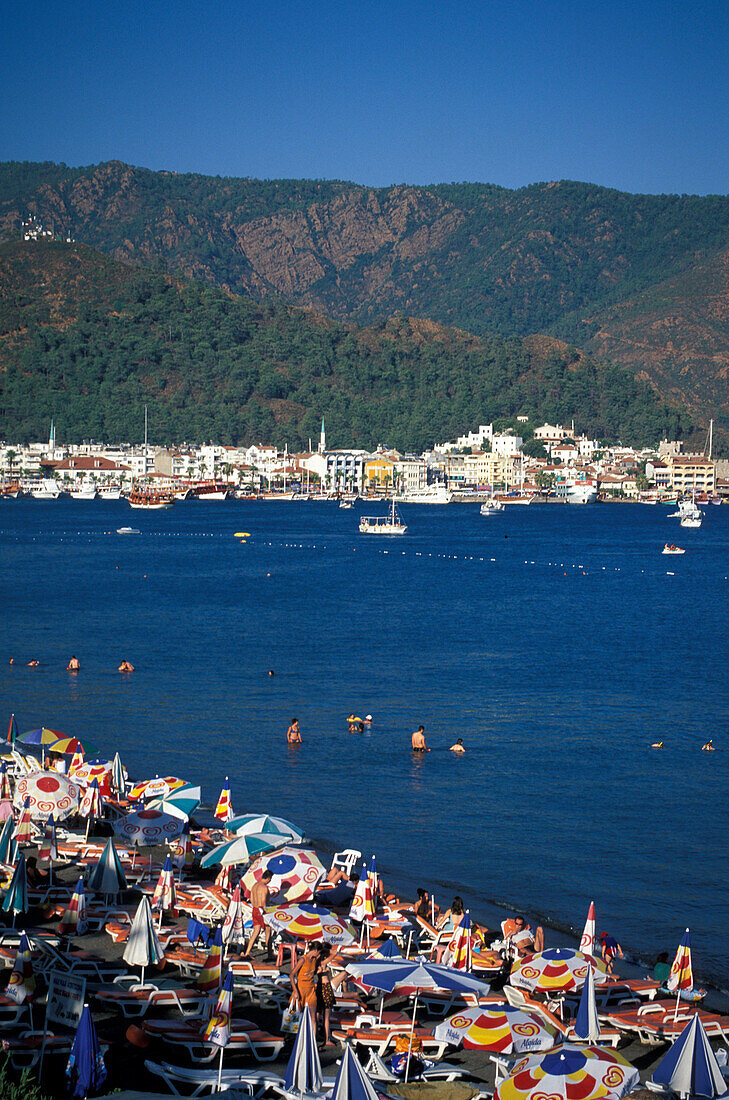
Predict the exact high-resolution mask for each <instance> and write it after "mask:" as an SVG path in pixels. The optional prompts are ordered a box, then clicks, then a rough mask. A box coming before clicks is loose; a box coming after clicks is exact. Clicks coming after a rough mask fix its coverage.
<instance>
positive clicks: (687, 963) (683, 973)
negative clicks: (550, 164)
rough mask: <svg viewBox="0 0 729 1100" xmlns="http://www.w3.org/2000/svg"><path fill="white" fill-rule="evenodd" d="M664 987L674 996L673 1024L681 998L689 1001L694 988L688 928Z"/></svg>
mask: <svg viewBox="0 0 729 1100" xmlns="http://www.w3.org/2000/svg"><path fill="white" fill-rule="evenodd" d="M666 987H667V988H668V989H670V990H671V992H672V993H673V992H675V994H676V1011H675V1012H674V1014H673V1021H674V1023H675V1022H676V1019H677V1017H678V1006H679V1003H680V1001H681V998H682V997H683V998H684V999H685V1000H687V1001H688V1000H691V993H692V991H693V988H694V972H693V967H692V965H691V938H690V936H689V930H688V928H687V929H686V931H685V932H684V934H683V937H682V938H681V942H680V943H679V945H678V950H677V952H676V957H675V959H674V960H673V966H672V967H671V972H670V974H669V975H668V979H667V981H666Z"/></svg>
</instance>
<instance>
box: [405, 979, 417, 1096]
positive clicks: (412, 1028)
mask: <svg viewBox="0 0 729 1100" xmlns="http://www.w3.org/2000/svg"><path fill="white" fill-rule="evenodd" d="M419 992H420V990H419V989H416V990H415V1001H414V1002H413V1022H412V1023H411V1025H410V1042H409V1043H408V1060H407V1062H406V1063H405V1084H406V1085H407V1083H408V1073H409V1072H410V1055H411V1054H412V1052H413V1039H414V1038H415V1013H416V1011H417V1008H418V993H419Z"/></svg>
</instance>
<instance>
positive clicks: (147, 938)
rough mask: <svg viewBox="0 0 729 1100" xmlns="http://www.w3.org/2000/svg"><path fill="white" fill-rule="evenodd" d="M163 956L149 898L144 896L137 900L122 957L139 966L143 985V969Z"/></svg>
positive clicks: (131, 964)
mask: <svg viewBox="0 0 729 1100" xmlns="http://www.w3.org/2000/svg"><path fill="white" fill-rule="evenodd" d="M164 957H165V953H164V951H163V950H162V945H161V944H160V942H159V940H158V938H157V933H156V932H155V929H154V925H153V923H152V910H151V909H150V907H149V898H148V897H147V896H146V894H145V896H144V897H143V898H142V900H141V901H140V902H139V905H138V906H137V911H136V913H135V914H134V920H133V921H132V927H131V928H130V930H129V939H128V940H127V943H126V947H125V948H124V954H123V955H122V958H123V959H124V962H125V963H129V965H130V966H141V968H142V982H141V984H142V986H143V985H144V971H145V968H146V967H148V966H156V964H157V963H158V962H161V961H162V960H163V959H164Z"/></svg>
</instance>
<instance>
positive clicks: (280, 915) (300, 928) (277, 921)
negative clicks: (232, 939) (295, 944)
mask: <svg viewBox="0 0 729 1100" xmlns="http://www.w3.org/2000/svg"><path fill="white" fill-rule="evenodd" d="M264 920H265V922H266V924H270V925H271V927H272V928H275V929H277V930H278V931H279V932H288V934H289V935H290V936H293V937H294V938H296V939H301V940H324V942H325V943H335V944H338V945H339V946H344V945H348V944H352V943H354V942H355V938H354V936H353V935H352V933H351V932H350V930H349V929H348V928H347V925H346V924H345V922H344V920H343V919H342V918H341V917H339V916H337V914H336V913H332V912H331V911H330V910H329V909H323V908H322V907H321V906H319V905H312V904H311V903H310V902H306V901H300V902H292V903H290V904H289V905H277V906H276V907H275V908H272V909H267V910H266V912H265V915H264Z"/></svg>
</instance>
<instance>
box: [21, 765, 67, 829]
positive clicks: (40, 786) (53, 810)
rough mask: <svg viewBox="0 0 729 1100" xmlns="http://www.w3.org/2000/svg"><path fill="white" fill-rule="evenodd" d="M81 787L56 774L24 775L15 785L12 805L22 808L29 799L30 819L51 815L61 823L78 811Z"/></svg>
mask: <svg viewBox="0 0 729 1100" xmlns="http://www.w3.org/2000/svg"><path fill="white" fill-rule="evenodd" d="M80 797H81V787H80V786H79V784H77V783H75V782H74V781H73V780H72V779H69V778H68V777H67V776H65V775H60V774H59V773H58V772H49V771H37V772H32V773H31V774H30V775H24V776H23V777H22V778H21V779H19V780H18V782H17V783H16V784H15V796H14V803H15V805H16V806H23V805H24V803H25V799H26V798H27V799H29V800H30V801H29V803H28V804H29V806H30V811H31V817H33V818H38V817H43V818H45V817H47V816H48V814H53V816H54V817H55V818H56V821H63V819H64V818H66V817H68V816H69V814H73V813H75V812H76V810H77V809H78V804H79V800H80Z"/></svg>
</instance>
